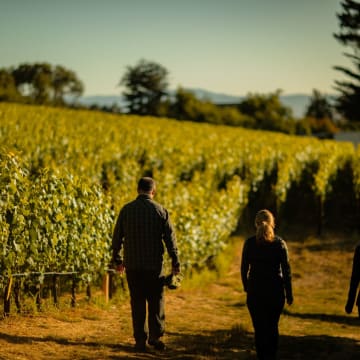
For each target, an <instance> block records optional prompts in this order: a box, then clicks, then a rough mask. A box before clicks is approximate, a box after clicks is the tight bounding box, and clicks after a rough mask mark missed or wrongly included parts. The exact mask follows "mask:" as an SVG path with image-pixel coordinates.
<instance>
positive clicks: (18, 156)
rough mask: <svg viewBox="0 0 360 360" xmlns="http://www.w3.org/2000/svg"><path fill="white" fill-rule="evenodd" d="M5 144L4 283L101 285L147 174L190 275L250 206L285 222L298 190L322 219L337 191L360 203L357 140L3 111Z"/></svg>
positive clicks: (1, 179) (0, 200) (0, 164)
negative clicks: (119, 226) (22, 277)
mask: <svg viewBox="0 0 360 360" xmlns="http://www.w3.org/2000/svg"><path fill="white" fill-rule="evenodd" d="M0 140H1V149H0V169H1V170H0V171H1V173H0V184H1V187H0V246H1V251H2V257H1V260H0V272H1V274H3V276H4V278H5V277H8V276H11V274H15V273H29V272H41V273H42V272H51V271H53V272H57V271H68V272H77V273H79V274H81V279H82V280H83V281H85V282H87V283H90V282H91V281H94V280H95V279H96V276H98V274H101V273H103V272H104V271H105V269H106V268H107V267H108V265H109V261H110V242H111V236H112V230H113V226H114V222H115V217H116V216H117V213H118V211H119V210H120V208H121V206H122V205H123V204H124V203H126V202H128V201H130V200H132V199H133V198H134V197H135V196H136V183H137V180H138V178H139V177H140V176H143V175H150V176H153V177H154V178H155V180H156V181H157V184H158V193H157V196H156V200H157V201H159V202H160V203H162V204H164V205H165V206H166V207H167V208H168V210H169V212H170V214H171V218H172V221H173V223H174V225H175V228H176V232H177V239H178V246H179V250H180V255H181V260H182V265H183V267H184V270H190V269H191V268H199V267H202V266H203V265H204V264H205V263H206V262H207V261H208V259H210V258H211V257H212V256H214V255H216V254H217V253H219V251H221V250H222V249H223V248H224V246H226V241H227V239H228V237H229V235H230V234H231V233H232V232H233V231H234V230H235V229H236V228H237V226H238V223H239V218H240V217H241V216H242V214H243V213H244V211H245V209H247V208H248V207H249V206H250V205H251V202H252V201H253V199H256V203H257V204H264V205H267V203H268V202H269V201H270V200H271V204H270V205H271V208H272V210H273V211H274V212H275V213H277V214H279V213H281V211H282V209H285V208H286V206H287V205H286V204H287V203H288V201H289V193H291V191H293V192H294V189H302V190H304V189H306V191H307V193H310V195H311V197H312V199H313V202H314V203H315V204H317V206H318V210H319V211H318V212H319V214H320V215H319V219H320V221H321V218H322V217H324V215H325V214H324V212H325V211H326V203H327V201H328V199H333V198H334V194H335V195H336V194H339V191H340V192H341V191H344V192H346V193H347V194H349V198H351V199H357V200H358V199H359V198H360V153H359V150H356V149H354V147H353V145H352V144H351V143H336V142H334V141H330V140H322V141H320V140H317V139H314V138H308V137H292V136H288V135H283V134H278V133H270V132H264V131H251V130H245V129H241V128H231V127H226V126H214V125H209V124H195V123H190V122H178V121H174V120H170V119H160V118H151V117H136V116H129V115H111V114H104V113H97V112H90V111H76V110H64V109H57V108H46V107H35V106H34V107H32V106H25V105H12V104H0ZM344 176H346V179H347V180H346V181H347V182H341V181H339V179H340V180H341V178H342V177H344ZM339 184H342V185H341V186H343V187H344V189H340V190H339ZM345 187H346V189H345ZM264 189H265V190H264ZM269 199H270V200H269ZM354 202H355V203H357V201H355V200H354ZM355 205H356V204H355ZM355 207H356V206H355ZM283 211H284V210H283Z"/></svg>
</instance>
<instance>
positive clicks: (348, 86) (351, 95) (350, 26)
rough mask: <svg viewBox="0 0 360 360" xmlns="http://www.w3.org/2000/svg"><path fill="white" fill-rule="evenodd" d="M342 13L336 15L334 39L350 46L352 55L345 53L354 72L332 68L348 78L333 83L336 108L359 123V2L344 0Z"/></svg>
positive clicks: (339, 67) (337, 67)
mask: <svg viewBox="0 0 360 360" xmlns="http://www.w3.org/2000/svg"><path fill="white" fill-rule="evenodd" d="M341 5H342V8H343V9H342V12H341V13H339V14H337V17H338V19H339V22H340V31H339V33H337V34H334V37H335V38H336V39H337V40H338V41H339V42H340V43H342V44H343V45H345V46H350V48H351V49H352V51H353V53H345V54H344V55H345V56H346V57H348V58H349V59H350V60H351V61H352V63H353V65H354V66H355V70H351V69H349V68H346V67H343V66H335V67H334V68H335V69H336V70H338V71H340V72H342V73H343V74H345V75H346V76H347V77H348V78H350V79H349V80H348V81H339V80H337V81H335V83H336V87H335V89H336V90H338V91H339V92H340V96H339V98H338V99H337V103H336V108H337V109H338V111H339V112H340V113H341V114H342V115H344V117H345V118H346V119H348V120H350V121H360V106H359V104H360V2H359V1H357V0H344V1H343V2H342V3H341Z"/></svg>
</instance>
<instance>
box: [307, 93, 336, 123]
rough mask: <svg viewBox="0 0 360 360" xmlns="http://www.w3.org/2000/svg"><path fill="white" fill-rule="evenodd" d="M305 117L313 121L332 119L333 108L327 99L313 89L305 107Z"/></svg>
mask: <svg viewBox="0 0 360 360" xmlns="http://www.w3.org/2000/svg"><path fill="white" fill-rule="evenodd" d="M305 116H309V117H312V118H315V119H324V118H329V119H331V120H332V119H333V118H334V115H333V108H332V105H331V104H330V103H329V101H328V99H327V98H326V97H325V96H324V95H322V94H321V93H320V91H319V90H316V89H314V90H313V94H312V97H311V98H310V103H309V105H308V106H307V109H306V112H305Z"/></svg>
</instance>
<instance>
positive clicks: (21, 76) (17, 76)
mask: <svg viewBox="0 0 360 360" xmlns="http://www.w3.org/2000/svg"><path fill="white" fill-rule="evenodd" d="M12 75H13V77H14V80H15V84H16V87H17V88H18V91H19V93H20V94H21V95H22V97H23V98H25V99H26V98H27V99H29V101H30V102H34V103H36V104H47V103H49V102H50V91H51V78H52V70H51V65H50V64H47V63H35V64H21V65H19V66H18V67H17V68H16V69H14V70H13V71H12Z"/></svg>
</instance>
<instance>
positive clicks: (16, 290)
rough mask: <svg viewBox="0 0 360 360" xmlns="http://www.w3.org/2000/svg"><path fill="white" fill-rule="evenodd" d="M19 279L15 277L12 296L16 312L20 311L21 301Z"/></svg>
mask: <svg viewBox="0 0 360 360" xmlns="http://www.w3.org/2000/svg"><path fill="white" fill-rule="evenodd" d="M20 285H21V279H19V278H17V279H16V281H15V284H14V297H15V305H16V308H17V312H18V313H20V312H21V302H20V290H21V289H20V288H21V286H20Z"/></svg>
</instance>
